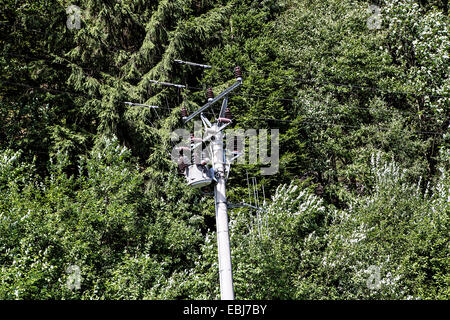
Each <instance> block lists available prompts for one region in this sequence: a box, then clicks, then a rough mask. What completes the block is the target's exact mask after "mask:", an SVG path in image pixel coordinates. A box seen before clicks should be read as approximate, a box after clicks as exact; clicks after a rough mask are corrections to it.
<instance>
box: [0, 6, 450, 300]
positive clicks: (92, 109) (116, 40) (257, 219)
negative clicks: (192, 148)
mask: <svg viewBox="0 0 450 320" xmlns="http://www.w3.org/2000/svg"><path fill="white" fill-rule="evenodd" d="M0 2H1V4H2V11H1V12H0V29H1V31H2V32H1V33H0V34H1V35H0V43H1V49H0V71H1V72H0V82H1V85H0V118H1V120H0V150H1V151H0V264H1V268H2V272H1V275H0V279H1V281H0V298H3V299H185V298H191V299H217V298H219V285H218V283H219V281H218V268H217V267H218V266H217V246H216V234H215V231H214V230H215V221H214V201H213V199H211V197H207V196H205V195H203V194H202V192H200V191H198V190H194V189H192V188H189V187H187V186H186V184H185V180H184V177H180V176H177V175H176V166H175V164H174V163H173V162H172V161H171V160H170V157H169V154H170V151H171V148H172V145H171V143H170V142H169V141H170V133H171V132H172V131H173V130H174V129H177V128H180V127H181V126H182V124H181V122H180V120H179V115H178V113H179V110H180V107H181V105H185V106H186V107H187V109H188V110H189V111H190V112H192V111H193V110H194V109H197V108H198V107H199V106H200V105H203V104H204V102H205V95H204V90H203V91H202V90H199V89H198V88H206V87H212V88H213V90H214V92H215V93H216V94H217V93H218V92H220V91H222V90H223V89H224V88H225V87H226V86H228V85H229V84H230V83H231V82H232V81H233V80H232V79H233V78H234V75H233V73H232V69H233V67H234V66H235V65H239V66H240V67H241V68H242V70H243V79H244V81H243V85H242V87H241V88H240V89H239V91H237V92H233V94H232V95H230V97H229V98H230V99H229V107H230V108H231V112H232V113H233V116H234V121H233V123H234V126H235V128H243V129H249V128H252V129H271V128H277V129H279V130H280V166H279V172H278V173H277V174H276V175H273V176H264V177H262V178H259V184H260V185H263V186H264V190H265V192H266V195H267V196H268V197H267V198H268V199H270V200H268V201H267V202H266V203H265V204H264V205H263V206H262V208H260V210H257V211H255V210H253V209H248V208H241V209H234V210H233V211H231V210H230V231H231V245H232V255H233V268H234V279H235V290H236V297H237V298H239V299H448V298H449V294H450V293H449V289H448V288H449V287H450V286H449V285H450V283H449V282H450V278H449V265H450V261H449V256H448V250H449V242H448V241H449V240H448V235H449V221H448V217H449V213H450V212H449V186H450V182H449V173H450V172H449V170H450V168H449V158H450V154H449V150H450V135H449V132H448V131H449V130H448V129H449V119H450V108H449V103H448V102H449V98H448V94H449V80H448V71H449V70H448V66H449V61H448V59H449V57H448V51H449V44H450V42H449V39H448V8H447V4H446V2H445V1H414V0H396V1H381V2H379V4H378V5H379V7H380V9H381V25H380V28H379V29H370V28H369V27H368V19H369V18H370V16H371V15H372V14H373V13H371V12H369V10H368V6H369V5H370V4H371V3H369V2H367V1H356V2H355V1H349V0H344V1H341V0H340V1H338V0H328V1H318V0H286V1H272V0H269V1H247V0H205V1H197V0H175V1H169V0H161V1H149V0H129V1H97V0H82V1H78V2H77V3H76V5H77V6H78V7H79V8H80V12H81V28H80V29H70V28H68V27H67V25H66V22H67V19H68V13H67V12H66V8H67V7H68V6H69V5H70V4H72V3H71V2H70V1H65V0H64V1H63V0H61V1H57V2H56V3H55V4H54V5H47V2H46V1H32V2H30V1H12V0H1V1H0ZM175 59H182V60H187V61H194V62H200V63H207V64H210V65H212V68H211V69H207V70H201V69H198V68H195V67H191V66H185V65H179V64H177V63H176V62H175V61H174V60H175ZM153 80H157V81H166V82H172V83H179V84H186V85H187V86H188V89H184V90H180V89H177V88H173V87H164V86H160V85H158V84H155V83H154V82H152V81H153ZM126 101H133V102H138V103H146V104H152V105H158V106H159V108H158V109H150V108H142V107H139V106H129V105H127V104H125V102H126ZM207 112H211V113H212V110H208V111H207ZM214 112H216V114H217V110H214ZM207 115H208V116H210V115H213V114H209V113H207ZM187 127H188V128H189V125H188V126H187ZM247 173H248V174H249V175H250V176H255V175H257V174H259V165H240V164H237V165H233V167H232V172H231V174H230V178H229V180H228V184H227V193H228V200H229V201H230V202H232V203H237V202H241V201H243V200H244V199H246V198H247V192H248V189H247V185H246V184H247V181H246V180H245V179H243V177H245V176H246V175H247ZM72 265H76V266H79V267H80V271H81V287H80V288H79V289H76V288H75V289H71V288H70V285H68V283H69V284H70V280H71V276H72V274H71V271H70V270H69V269H68V267H70V266H72ZM372 266H375V267H377V268H379V269H380V277H381V287H380V288H379V289H370V288H369V287H368V285H367V280H368V278H369V277H370V276H371V272H372V271H373V268H372ZM371 270H372V271H371Z"/></svg>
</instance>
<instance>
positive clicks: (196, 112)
mask: <svg viewBox="0 0 450 320" xmlns="http://www.w3.org/2000/svg"><path fill="white" fill-rule="evenodd" d="M241 84H242V82H241V81H236V82H235V83H234V84H233V85H231V87H229V88H227V89H225V90H224V91H222V92H221V93H219V94H218V95H217V97H215V98H213V99H212V100H211V101H208V102H207V103H206V104H205V105H204V106H203V107H201V108H200V109H198V110H197V111H195V112H194V113H192V114H191V115H190V116H189V117H187V118H186V119H184V123H186V122H188V121H190V120H192V118H194V117H195V116H196V115H198V114H199V113H201V112H203V111H205V110H206V109H207V108H209V107H210V106H211V105H212V104H213V103H216V102H217V101H219V100H220V99H222V98H223V97H225V96H226V95H227V94H229V93H230V92H231V91H233V90H234V89H236V88H237V87H239V86H240V85H241Z"/></svg>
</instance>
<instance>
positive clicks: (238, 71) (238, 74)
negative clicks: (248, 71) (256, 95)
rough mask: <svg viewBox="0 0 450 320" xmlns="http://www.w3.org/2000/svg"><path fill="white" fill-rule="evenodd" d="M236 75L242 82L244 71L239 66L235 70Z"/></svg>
mask: <svg viewBox="0 0 450 320" xmlns="http://www.w3.org/2000/svg"><path fill="white" fill-rule="evenodd" d="M234 75H235V76H236V79H237V80H242V71H241V68H240V67H239V66H236V68H234Z"/></svg>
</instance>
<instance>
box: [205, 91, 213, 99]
mask: <svg viewBox="0 0 450 320" xmlns="http://www.w3.org/2000/svg"><path fill="white" fill-rule="evenodd" d="M206 97H207V98H208V100H212V99H213V98H214V92H213V90H212V88H208V90H207V91H206Z"/></svg>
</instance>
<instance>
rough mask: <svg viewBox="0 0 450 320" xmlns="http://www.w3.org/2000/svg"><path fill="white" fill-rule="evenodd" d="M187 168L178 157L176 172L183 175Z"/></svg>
mask: <svg viewBox="0 0 450 320" xmlns="http://www.w3.org/2000/svg"><path fill="white" fill-rule="evenodd" d="M187 166H188V165H187V164H185V163H184V159H183V157H180V158H179V159H178V170H179V171H180V172H182V173H183V172H184V169H186V167H187Z"/></svg>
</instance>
